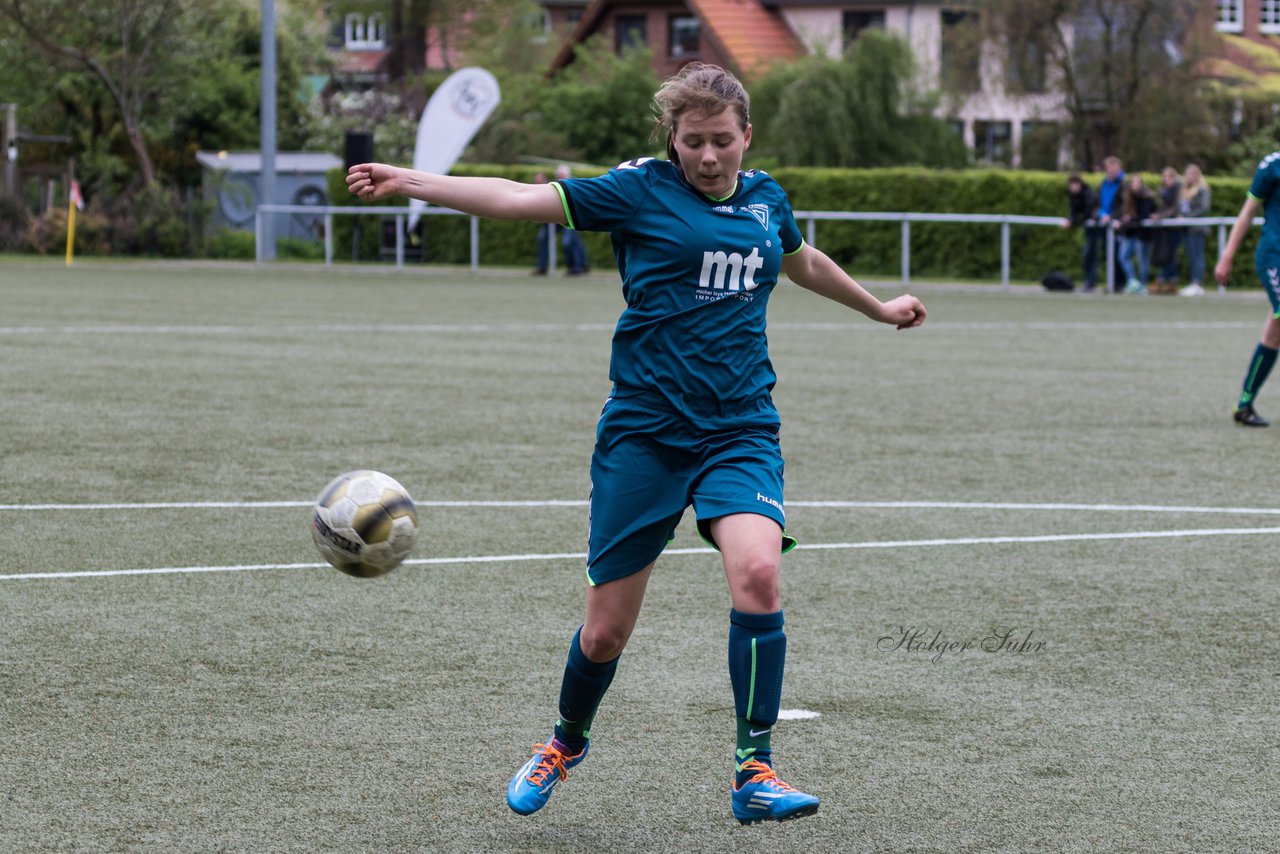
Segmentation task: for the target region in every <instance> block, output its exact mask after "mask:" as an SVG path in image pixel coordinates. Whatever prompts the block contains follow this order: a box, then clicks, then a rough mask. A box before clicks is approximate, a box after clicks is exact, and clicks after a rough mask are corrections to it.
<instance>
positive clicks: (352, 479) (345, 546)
mask: <svg viewBox="0 0 1280 854" xmlns="http://www.w3.org/2000/svg"><path fill="white" fill-rule="evenodd" d="M311 536H312V538H313V539H315V541H316V548H318V549H319V550H320V554H321V556H322V557H324V559H325V560H327V561H328V562H329V563H331V564H333V565H334V566H336V567H337V568H338V569H340V570H342V571H343V572H345V573H346V574H347V575H354V576H356V577H357V578H373V577H375V576H378V575H385V574H387V573H388V572H390V571H391V570H393V569H395V568H396V567H397V566H399V565H400V563H401V562H402V561H403V560H404V559H405V558H406V557H408V556H409V552H410V551H411V550H412V549H413V543H414V541H415V540H416V539H417V538H418V509H417V508H416V507H414V505H413V499H412V498H410V497H409V493H408V492H407V491H406V490H405V488H404V487H403V486H401V485H400V484H399V483H397V482H396V480H395V479H394V478H392V477H389V476H387V475H385V474H383V473H382V472H380V471H350V472H347V473H346V474H341V475H338V476H337V477H335V478H334V479H333V480H332V481H331V482H330V483H329V485H328V486H326V487H325V488H324V491H323V492H321V493H320V497H319V498H317V499H316V506H315V508H314V509H313V510H312V511H311Z"/></svg>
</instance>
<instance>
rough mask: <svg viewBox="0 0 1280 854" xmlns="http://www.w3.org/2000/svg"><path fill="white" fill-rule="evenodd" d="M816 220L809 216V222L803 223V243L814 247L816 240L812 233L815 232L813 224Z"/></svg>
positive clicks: (815, 246)
mask: <svg viewBox="0 0 1280 854" xmlns="http://www.w3.org/2000/svg"><path fill="white" fill-rule="evenodd" d="M816 222H817V221H816V220H815V219H814V218H813V217H809V222H808V223H807V224H806V225H805V229H804V240H805V243H808V244H809V245H810V246H812V247H814V248H817V246H818V244H817V241H816V239H815V237H814V233H815V232H816V229H815V228H814V225H815V223H816Z"/></svg>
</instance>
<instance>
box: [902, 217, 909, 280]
mask: <svg viewBox="0 0 1280 854" xmlns="http://www.w3.org/2000/svg"><path fill="white" fill-rule="evenodd" d="M910 282H911V220H909V219H907V216H906V214H903V216H902V284H904V285H905V284H909V283H910Z"/></svg>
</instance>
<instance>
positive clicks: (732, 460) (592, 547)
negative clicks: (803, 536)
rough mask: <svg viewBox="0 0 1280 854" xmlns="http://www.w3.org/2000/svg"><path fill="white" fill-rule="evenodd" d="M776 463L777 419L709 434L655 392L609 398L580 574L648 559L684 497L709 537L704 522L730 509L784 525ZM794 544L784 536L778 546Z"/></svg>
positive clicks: (618, 569)
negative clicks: (584, 570) (583, 568)
mask: <svg viewBox="0 0 1280 854" xmlns="http://www.w3.org/2000/svg"><path fill="white" fill-rule="evenodd" d="M782 470H783V463H782V450H781V448H780V446H779V443H778V426H777V425H776V424H775V425H772V426H771V427H769V426H760V427H746V428H739V429H733V430H726V431H717V432H708V431H704V430H699V429H697V428H695V427H694V426H693V425H691V424H690V423H689V422H688V420H687V419H686V418H685V417H684V416H683V415H681V414H680V413H679V412H677V411H675V410H674V409H672V408H671V407H670V405H669V404H666V402H665V401H662V400H661V399H658V398H656V397H655V396H652V395H640V396H634V397H624V398H617V397H612V398H610V399H609V400H607V401H606V402H605V407H604V411H603V412H602V413H601V415H600V420H599V422H598V424H597V426H596V447H595V453H594V454H593V455H592V457H591V532H590V537H589V540H588V550H587V579H588V580H589V581H590V582H591V584H592V585H593V586H594V585H597V584H603V583H605V582H607V581H613V580H615V579H618V578H624V577H626V576H628V575H631V574H632V573H635V572H639V571H640V570H641V569H644V568H645V567H646V566H648V565H649V564H651V563H653V562H654V561H655V560H657V558H658V555H659V554H661V553H662V550H663V549H664V548H665V547H666V545H667V543H668V542H670V540H671V539H672V538H673V537H674V536H675V531H676V526H677V525H678V524H679V523H680V517H681V516H682V515H684V511H685V509H686V508H687V507H689V506H690V505H692V506H693V509H694V512H695V513H696V514H697V518H698V531H699V533H700V534H702V536H703V539H705V540H707V542H711V536H710V530H709V525H710V522H711V520H713V519H718V518H719V517H721V516H728V515H730V514H733V513H756V514H759V515H761V516H766V517H768V518H770V519H772V520H774V521H775V522H777V523H778V526H779V527H781V528H784V530H785V527H786V517H785V515H784V514H783V510H782ZM712 545H714V543H712ZM794 545H795V541H794V540H793V539H791V538H790V537H788V536H786V535H785V534H784V537H783V551H787V550H788V549H789V548H790V547H792V546H794Z"/></svg>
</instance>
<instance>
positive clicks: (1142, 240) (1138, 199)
mask: <svg viewBox="0 0 1280 854" xmlns="http://www.w3.org/2000/svg"><path fill="white" fill-rule="evenodd" d="M1155 210H1156V200H1155V196H1154V194H1152V192H1151V191H1150V190H1149V189H1147V186H1146V184H1145V183H1143V181H1142V176H1141V175H1138V174H1136V173H1135V174H1133V175H1131V176H1129V179H1128V180H1127V181H1126V182H1125V185H1124V192H1123V194H1122V195H1121V199H1120V216H1119V217H1118V218H1117V219H1114V220H1113V221H1112V225H1113V226H1114V227H1115V229H1116V231H1117V233H1118V234H1119V235H1120V267H1121V268H1122V269H1123V270H1124V275H1125V286H1124V292H1125V293H1126V294H1145V293H1146V292H1147V274H1148V272H1149V270H1148V268H1147V259H1148V258H1149V254H1148V253H1149V252H1150V243H1151V242H1150V236H1151V229H1150V228H1148V227H1147V226H1145V225H1143V224H1142V222H1143V220H1146V219H1149V218H1150V217H1151V215H1152V214H1153V213H1155Z"/></svg>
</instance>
